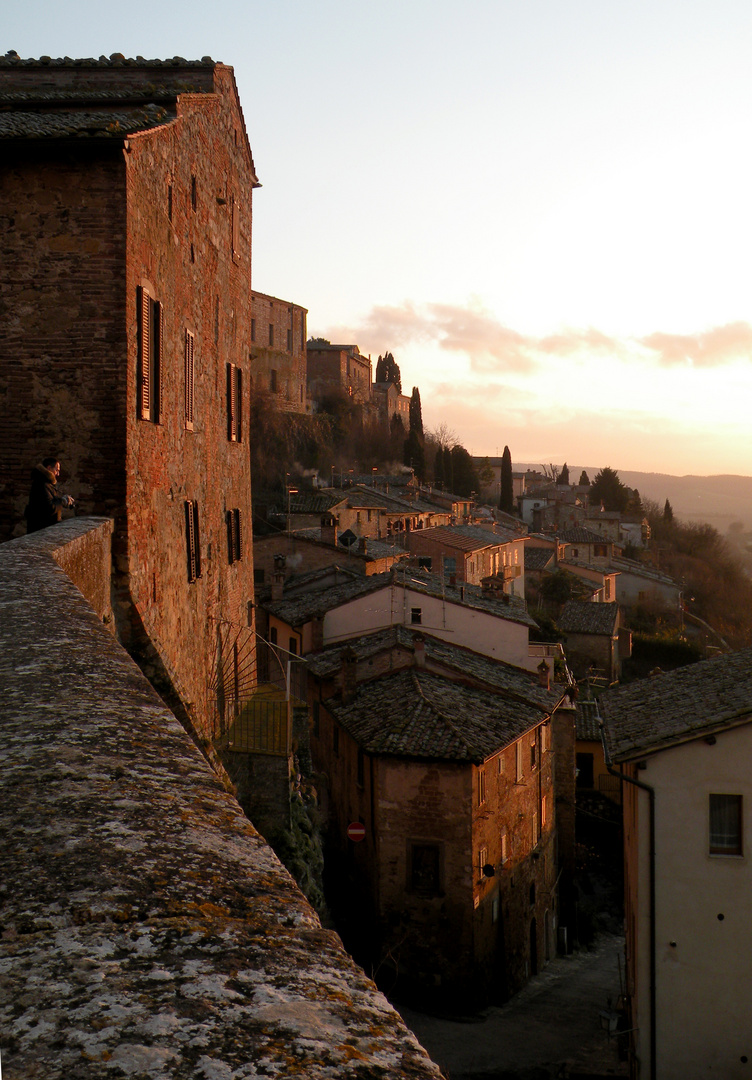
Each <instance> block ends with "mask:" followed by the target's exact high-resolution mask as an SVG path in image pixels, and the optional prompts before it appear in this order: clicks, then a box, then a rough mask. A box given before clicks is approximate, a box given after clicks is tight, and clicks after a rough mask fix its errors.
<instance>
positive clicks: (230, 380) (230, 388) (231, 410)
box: [227, 364, 235, 441]
mask: <svg viewBox="0 0 752 1080" xmlns="http://www.w3.org/2000/svg"><path fill="white" fill-rule="evenodd" d="M227 438H228V439H230V440H231V441H234V439H235V369H234V365H233V364H228V365H227Z"/></svg>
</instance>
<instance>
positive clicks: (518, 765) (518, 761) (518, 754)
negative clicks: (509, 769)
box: [514, 739, 525, 784]
mask: <svg viewBox="0 0 752 1080" xmlns="http://www.w3.org/2000/svg"><path fill="white" fill-rule="evenodd" d="M514 754H515V781H516V782H517V783H518V784H520V783H522V778H523V777H524V775H525V764H524V761H523V750H522V739H518V740H517V742H516V743H515V744H514Z"/></svg>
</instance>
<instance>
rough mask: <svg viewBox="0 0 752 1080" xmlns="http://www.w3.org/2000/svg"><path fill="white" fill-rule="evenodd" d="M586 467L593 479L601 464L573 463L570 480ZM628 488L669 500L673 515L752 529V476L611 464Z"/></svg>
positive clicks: (532, 466) (646, 496) (534, 466)
mask: <svg viewBox="0 0 752 1080" xmlns="http://www.w3.org/2000/svg"><path fill="white" fill-rule="evenodd" d="M513 467H514V469H515V471H518V470H520V469H540V465H539V464H534V463H531V464H526V463H523V464H519V463H518V462H514V466H513ZM583 468H584V469H585V472H586V473H587V474H588V476H589V477H590V479H591V480H594V479H595V477H596V474H597V473H599V472H600V466H599V467H597V468H593V467H592V466H587V465H570V466H569V477H570V480H573V481H575V482H576V481H577V480H578V479H579V477H580V473H581V472H582V470H583ZM611 468H614V469H616V471H617V472H618V473H619V478H620V479H621V481H622V483H624V484H626V485H627V487H631V488H637V490H638V491H639V493H640V495H641V496H642V498H643V499H652V501H653V502H657V503H658V504H659V506H663V504H664V503H665V501H666V499H668V501H669V502H670V503H671V507H672V509H673V511H674V514H675V515H676V516H677V517H680V518H684V519H686V520H687V521H700V522H702V521H704V522H707V524H708V525H712V526H713V527H714V528H715V529H717V530H718V532H720V533H725V532H726V530H727V529H728V527H729V525H730V524H731V522H732V521H741V522H743V524H744V526H745V529H747V530H749V529H752V476H734V475H727V474H720V475H718V476H670V475H669V474H668V473H647V472H631V471H629V470H627V469H623V470H622V469H619V468H618V467H617V466H616V465H613V464H612V465H611Z"/></svg>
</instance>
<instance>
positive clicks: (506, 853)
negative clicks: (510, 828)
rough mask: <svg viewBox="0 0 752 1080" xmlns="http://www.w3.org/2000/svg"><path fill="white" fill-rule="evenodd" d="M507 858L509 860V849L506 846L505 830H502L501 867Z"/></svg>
mask: <svg viewBox="0 0 752 1080" xmlns="http://www.w3.org/2000/svg"><path fill="white" fill-rule="evenodd" d="M508 858H509V849H508V844H507V830H506V829H502V830H501V865H502V866H503V865H504V863H505V862H506V861H507V859H508Z"/></svg>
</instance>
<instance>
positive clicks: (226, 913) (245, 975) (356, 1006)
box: [0, 521, 441, 1080]
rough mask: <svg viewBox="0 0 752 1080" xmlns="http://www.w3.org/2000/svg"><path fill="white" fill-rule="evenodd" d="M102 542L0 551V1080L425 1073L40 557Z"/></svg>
mask: <svg viewBox="0 0 752 1080" xmlns="http://www.w3.org/2000/svg"><path fill="white" fill-rule="evenodd" d="M89 529H90V530H91V533H90V535H89V533H88V532H87V530H89ZM107 533H108V526H107V524H106V523H102V522H92V523H84V522H82V521H76V522H70V523H65V524H62V525H57V526H53V527H52V528H51V529H48V530H45V531H43V532H41V533H36V534H34V535H33V536H30V537H20V538H18V539H15V540H12V541H10V542H9V543H5V544H0V608H1V609H2V612H3V617H2V619H0V684H2V686H3V695H2V697H1V698H0V724H1V725H2V731H3V738H2V742H1V743H0V830H2V836H3V844H2V847H1V850H0V879H1V880H2V883H3V885H2V892H3V934H2V941H0V970H2V972H3V993H2V997H1V998H0V1050H1V1051H2V1064H3V1076H4V1077H7V1078H8V1080H21V1078H22V1077H27V1076H32V1075H33V1076H35V1077H39V1078H40V1080H41V1078H44V1080H64V1078H66V1080H67V1078H68V1077H72V1076H76V1077H79V1078H81V1080H89V1078H90V1080H99V1078H100V1077H102V1076H103V1075H104V1074H106V1073H107V1072H108V1071H112V1070H115V1071H116V1072H118V1073H121V1074H124V1075H125V1074H127V1075H129V1076H136V1075H137V1076H139V1077H143V1078H145V1080H147V1078H151V1077H153V1078H155V1080H156V1078H160V1080H166V1078H174V1080H178V1078H181V1077H195V1076H201V1075H207V1076H208V1075H210V1074H211V1075H216V1076H220V1075H221V1076H230V1075H241V1074H242V1075H262V1074H263V1075H272V1074H273V1075H274V1076H277V1077H280V1078H286V1077H300V1076H305V1077H307V1078H310V1080H324V1078H325V1077H327V1078H330V1080H338V1078H340V1077H341V1078H343V1080H344V1078H345V1077H352V1076H353V1075H354V1073H353V1060H354V1059H355V1060H356V1061H357V1062H358V1065H357V1069H358V1070H360V1071H362V1072H363V1074H364V1075H365V1073H366V1072H368V1074H369V1075H373V1076H376V1075H379V1076H382V1075H383V1076H390V1077H404V1078H406V1080H410V1078H414V1080H428V1078H434V1080H440V1075H441V1074H440V1072H439V1069H438V1068H437V1066H435V1065H434V1064H433V1063H432V1062H431V1061H430V1060H429V1059H428V1057H427V1056H426V1054H425V1052H424V1051H423V1050H422V1048H421V1047H420V1046H419V1044H418V1043H417V1041H416V1039H415V1038H414V1036H413V1035H412V1033H411V1032H409V1031H408V1030H407V1028H406V1027H405V1026H404V1024H403V1022H402V1020H401V1019H400V1017H399V1016H398V1014H397V1013H396V1012H395V1011H394V1010H393V1009H392V1008H391V1006H390V1005H389V1004H388V1002H387V1001H386V1000H385V998H384V997H383V996H382V995H381V994H380V993H379V992H378V991H377V990H376V987H375V986H374V984H373V983H372V982H371V981H370V980H369V979H367V978H366V976H365V975H364V973H363V972H362V971H361V970H360V969H359V968H357V967H356V966H355V965H354V964H353V962H352V961H351V960H350V958H349V957H348V956H347V954H346V953H345V952H344V950H343V948H342V945H341V942H340V941H339V939H338V938H337V936H336V935H335V934H334V933H332V932H331V931H328V930H323V929H322V928H321V925H320V923H319V921H318V918H317V917H316V915H315V914H314V913H313V911H312V909H311V908H310V906H309V905H308V904H307V903H306V901H305V900H304V898H303V896H302V895H301V893H300V892H299V890H298V889H297V887H296V886H295V884H294V882H293V881H292V879H291V878H290V876H289V874H288V873H287V872H286V871H285V870H284V869H283V867H282V866H281V865H280V863H279V862H278V860H277V859H276V858H275V856H274V855H273V854H272V852H271V850H270V849H269V848H268V847H267V845H266V844H265V843H264V842H263V840H262V839H261V838H260V837H259V835H258V833H257V832H256V831H255V829H254V828H253V826H252V825H251V824H250V822H249V821H248V820H247V819H246V818H245V817H244V816H243V814H242V812H241V811H240V808H239V806H238V804H237V802H236V801H235V799H234V798H233V796H232V795H231V794H229V793H228V792H227V791H226V790H225V788H224V787H223V785H222V784H221V783H220V782H219V781H218V779H217V777H216V776H215V775H214V774H213V773H212V771H211V769H210V768H209V766H208V765H207V763H206V761H205V759H204V758H203V757H202V755H201V754H200V753H199V751H198V750H197V749H196V747H195V746H194V744H193V743H192V741H191V739H190V738H189V737H188V736H187V735H186V733H185V731H184V730H183V729H182V727H181V726H180V724H179V723H178V722H177V721H176V719H175V717H174V716H172V714H171V713H170V712H169V711H168V710H167V709H166V708H165V706H164V704H163V702H162V701H161V700H160V698H159V697H158V696H157V694H156V693H155V692H154V690H153V689H152V687H151V686H150V685H149V683H148V682H147V681H146V680H145V679H144V677H143V675H142V674H141V673H140V671H139V670H138V668H137V667H136V666H135V664H134V663H133V662H132V660H131V659H130V658H129V657H128V655H127V654H126V653H125V651H124V650H123V649H122V648H121V647H120V646H119V644H118V643H117V641H116V640H115V639H114V637H113V636H112V634H111V633H109V632H108V630H107V629H106V628H105V626H103V624H102V620H101V618H100V616H99V615H98V614H97V612H95V611H94V610H93V608H92V607H91V606H90V605H89V604H88V603H87V602H86V600H85V599H84V598H83V596H82V595H81V593H80V591H79V590H78V589H77V588H76V586H75V585H74V584H73V582H72V581H70V579H69V578H68V577H67V576H66V575H65V573H64V572H63V571H62V570H61V569H60V566H59V565H58V564H57V563H56V562H55V561H54V559H53V557H52V555H51V554H50V553H49V551H48V548H49V547H51V546H52V547H54V548H55V550H56V552H57V556H56V557H57V558H59V559H60V560H61V561H66V555H65V554H64V553H63V554H61V551H62V550H63V549H64V548H65V546H66V542H70V543H72V544H73V545H74V546H75V545H76V544H77V543H79V542H80V541H86V542H87V543H88V542H90V543H91V545H92V547H93V548H98V549H99V550H100V551H102V550H104V547H105V546H106V543H105V541H106V538H107ZM73 562H74V563H78V557H77V556H76V557H75V558H74V559H73ZM95 591H96V590H95Z"/></svg>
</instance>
